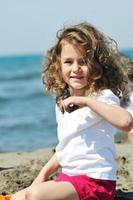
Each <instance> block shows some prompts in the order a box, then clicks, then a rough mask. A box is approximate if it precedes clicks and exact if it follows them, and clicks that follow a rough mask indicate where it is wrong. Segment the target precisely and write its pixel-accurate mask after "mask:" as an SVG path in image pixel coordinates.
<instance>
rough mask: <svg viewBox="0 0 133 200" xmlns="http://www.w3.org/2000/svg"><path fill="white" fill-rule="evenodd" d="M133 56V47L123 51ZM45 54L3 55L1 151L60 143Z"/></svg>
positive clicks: (0, 59)
mask: <svg viewBox="0 0 133 200" xmlns="http://www.w3.org/2000/svg"><path fill="white" fill-rule="evenodd" d="M123 53H124V54H125V55H128V56H130V57H133V50H125V51H123ZM42 59H43V58H42V56H41V55H30V56H28V55H27V56H13V57H0V152H8V151H33V150H36V149H40V148H47V147H53V146H55V145H56V144H57V132H56V121H55V99H54V98H53V97H51V96H50V95H49V94H47V93H46V92H45V91H44V89H43V84H42V80H41V71H42Z"/></svg>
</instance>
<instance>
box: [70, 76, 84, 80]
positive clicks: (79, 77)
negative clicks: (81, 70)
mask: <svg viewBox="0 0 133 200" xmlns="http://www.w3.org/2000/svg"><path fill="white" fill-rule="evenodd" d="M70 78H74V79H82V78H83V76H70Z"/></svg>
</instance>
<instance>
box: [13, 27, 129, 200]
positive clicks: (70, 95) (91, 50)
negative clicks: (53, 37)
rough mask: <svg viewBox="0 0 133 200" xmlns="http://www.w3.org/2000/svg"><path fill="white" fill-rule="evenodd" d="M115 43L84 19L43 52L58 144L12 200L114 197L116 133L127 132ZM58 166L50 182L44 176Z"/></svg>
mask: <svg viewBox="0 0 133 200" xmlns="http://www.w3.org/2000/svg"><path fill="white" fill-rule="evenodd" d="M117 56H118V53H117V49H116V45H115V42H114V41H113V40H111V39H110V38H107V37H106V36H105V35H104V34H102V33H101V32H100V31H98V30H97V29H96V28H94V27H93V26H92V25H90V24H88V23H81V24H77V25H73V26H70V27H67V28H64V29H63V30H61V31H60V32H58V35H57V41H56V44H55V45H54V46H53V47H52V48H51V49H50V51H49V52H48V54H47V58H46V63H45V67H44V71H43V81H44V83H45V88H46V90H47V91H50V92H51V93H52V94H54V95H55V96H56V99H57V104H56V118H57V123H58V139H59V143H58V145H57V147H56V152H55V154H54V155H53V157H52V158H51V159H50V160H49V162H48V163H47V164H46V165H45V166H44V167H43V168H42V170H41V171H40V173H39V175H38V176H37V178H36V179H35V180H34V182H33V183H32V185H31V186H29V187H28V188H26V189H24V190H22V191H19V192H17V193H16V194H14V195H13V196H12V198H11V200H98V199H99V200H100V199H101V200H113V199H114V196H115V187H116V170H117V167H116V161H115V146H114V135H115V132H116V128H118V129H121V130H123V131H126V132H128V131H130V130H131V128H132V127H133V119H132V117H131V115H130V114H129V113H128V112H127V111H126V110H124V109H123V108H121V107H120V106H119V104H120V100H119V98H122V97H123V95H125V94H126V82H125V80H124V76H123V72H122V71H121V69H120V67H119V63H118V62H117ZM60 166H61V168H62V172H61V173H60V174H59V176H58V177H57V178H56V179H55V180H52V181H47V180H48V177H49V176H50V175H51V174H52V173H53V172H55V171H56V170H57V169H58V168H59V167H60Z"/></svg>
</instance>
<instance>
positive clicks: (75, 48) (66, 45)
mask: <svg viewBox="0 0 133 200" xmlns="http://www.w3.org/2000/svg"><path fill="white" fill-rule="evenodd" d="M72 52H75V53H77V54H81V55H83V54H84V49H83V47H82V46H81V45H78V44H72V43H70V42H67V41H65V42H63V44H62V50H61V54H64V53H65V54H71V53H72Z"/></svg>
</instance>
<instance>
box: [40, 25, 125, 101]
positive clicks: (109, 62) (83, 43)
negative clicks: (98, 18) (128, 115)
mask: <svg viewBox="0 0 133 200" xmlns="http://www.w3.org/2000/svg"><path fill="white" fill-rule="evenodd" d="M66 42H68V43H70V44H72V45H74V46H76V47H77V48H78V47H79V48H82V49H83V54H84V56H83V57H84V60H85V63H86V64H87V65H88V68H89V80H88V86H87V94H88V95H89V94H92V93H93V92H99V91H100V90H103V89H111V90H112V91H113V92H114V93H115V94H116V95H117V96H118V97H121V98H122V97H123V96H124V95H126V94H127V82H128V81H127V80H126V77H125V76H124V74H123V71H122V69H121V67H120V62H119V61H118V60H119V59H117V57H118V56H119V53H118V50H117V45H116V42H115V41H114V40H112V39H111V38H109V37H107V36H106V35H104V34H103V33H102V32H100V31H99V30H97V29H96V28H95V27H93V26H92V25H90V24H88V23H86V22H84V23H81V24H77V25H72V26H69V27H64V28H63V29H62V30H60V31H59V32H58V33H57V41H56V44H55V45H54V46H53V47H52V48H51V49H50V50H49V51H48V52H47V56H46V58H45V62H44V66H43V72H42V79H43V83H44V86H45V89H46V91H49V92H51V93H52V94H53V95H55V96H56V97H58V96H63V95H64V93H67V91H68V86H67V84H66V83H65V82H64V80H63V79H62V75H61V51H62V47H63V45H64V43H66Z"/></svg>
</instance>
